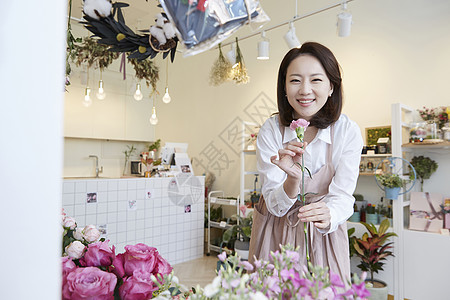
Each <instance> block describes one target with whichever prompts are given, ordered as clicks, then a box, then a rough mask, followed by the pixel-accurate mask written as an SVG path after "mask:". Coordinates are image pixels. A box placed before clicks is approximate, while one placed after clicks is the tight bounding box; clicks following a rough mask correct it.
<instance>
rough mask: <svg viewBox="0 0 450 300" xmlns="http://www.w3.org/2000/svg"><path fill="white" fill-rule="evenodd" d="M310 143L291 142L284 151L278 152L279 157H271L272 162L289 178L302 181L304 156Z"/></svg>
mask: <svg viewBox="0 0 450 300" xmlns="http://www.w3.org/2000/svg"><path fill="white" fill-rule="evenodd" d="M307 144H308V143H306V142H297V141H291V142H289V143H288V144H287V145H286V147H285V148H284V149H280V150H278V159H277V155H274V156H272V157H270V161H271V162H272V163H273V164H274V165H276V166H278V167H279V168H280V169H281V170H283V171H284V172H286V174H287V175H288V176H291V177H292V178H294V179H301V177H302V169H301V167H300V166H301V163H302V155H303V153H304V152H305V150H304V147H306V145H307Z"/></svg>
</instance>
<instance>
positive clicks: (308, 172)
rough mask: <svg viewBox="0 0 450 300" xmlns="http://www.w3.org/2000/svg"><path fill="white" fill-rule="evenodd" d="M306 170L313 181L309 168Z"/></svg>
mask: <svg viewBox="0 0 450 300" xmlns="http://www.w3.org/2000/svg"><path fill="white" fill-rule="evenodd" d="M305 170H306V171H308V175H309V178H311V179H312V175H311V171H310V170H309V169H308V168H307V167H305Z"/></svg>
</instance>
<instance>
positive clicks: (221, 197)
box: [207, 191, 239, 255]
mask: <svg viewBox="0 0 450 300" xmlns="http://www.w3.org/2000/svg"><path fill="white" fill-rule="evenodd" d="M214 204H215V205H224V206H235V207H236V214H239V197H238V198H237V199H228V198H226V197H225V193H224V192H223V191H211V192H210V193H209V194H208V231H207V234H208V239H207V240H208V252H207V255H209V254H210V253H211V250H212V251H215V252H218V253H220V251H221V250H222V249H221V247H220V245H213V244H212V243H211V228H219V229H222V230H226V229H228V228H230V227H231V225H230V224H227V222H225V221H222V222H215V221H211V206H212V205H214ZM238 222H239V220H238Z"/></svg>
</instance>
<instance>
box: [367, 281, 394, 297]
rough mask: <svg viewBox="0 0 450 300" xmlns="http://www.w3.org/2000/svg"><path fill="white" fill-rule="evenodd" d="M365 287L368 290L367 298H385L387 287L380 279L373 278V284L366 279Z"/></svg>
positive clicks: (387, 291)
mask: <svg viewBox="0 0 450 300" xmlns="http://www.w3.org/2000/svg"><path fill="white" fill-rule="evenodd" d="M366 288H367V290H368V291H369V292H370V296H369V298H368V299H369V300H387V298H388V293H389V289H388V287H387V284H386V283H385V282H383V281H381V280H377V279H374V286H372V283H371V281H370V280H366Z"/></svg>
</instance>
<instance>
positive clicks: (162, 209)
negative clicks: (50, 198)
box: [62, 176, 204, 264]
mask: <svg viewBox="0 0 450 300" xmlns="http://www.w3.org/2000/svg"><path fill="white" fill-rule="evenodd" d="M196 178H197V179H198V182H199V183H200V185H201V191H203V193H201V191H200V192H199V187H195V189H196V191H194V193H193V194H189V195H188V197H187V198H188V199H190V200H186V202H185V203H183V204H180V205H176V204H175V203H174V202H177V201H173V200H174V196H173V194H169V193H168V186H169V184H170V183H171V181H173V177H169V178H136V179H99V180H97V179H88V180H64V181H63V189H62V190H63V195H62V205H63V208H64V211H65V212H66V214H67V215H69V216H72V217H74V218H75V219H76V221H77V224H78V226H79V227H84V226H86V225H90V224H94V225H96V226H97V227H99V226H101V225H105V224H106V226H107V233H106V236H105V238H106V239H109V240H110V243H109V244H110V245H115V246H116V254H117V253H122V252H123V251H124V247H125V246H126V245H129V244H133V245H134V244H137V243H145V244H147V245H149V246H152V247H155V248H157V249H158V252H159V253H160V254H161V255H162V256H163V257H164V258H165V259H167V260H168V261H169V263H170V264H177V263H181V262H184V261H188V260H192V259H195V258H199V257H202V256H203V243H204V242H203V241H204V240H203V235H204V230H203V226H204V201H203V200H204V199H203V195H204V177H203V176H198V177H196ZM189 190H190V189H189V188H188V189H183V193H189ZM147 191H151V193H152V196H151V197H150V199H148V198H147V197H146V193H147ZM186 191H187V192H186ZM87 193H97V202H96V203H87ZM169 196H171V197H169ZM191 196H192V197H191ZM180 198H181V196H180V197H179V198H178V199H180ZM132 200H136V205H137V206H136V209H135V210H130V209H129V201H132ZM191 202H192V204H191V212H190V213H186V212H185V205H184V204H186V203H191Z"/></svg>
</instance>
